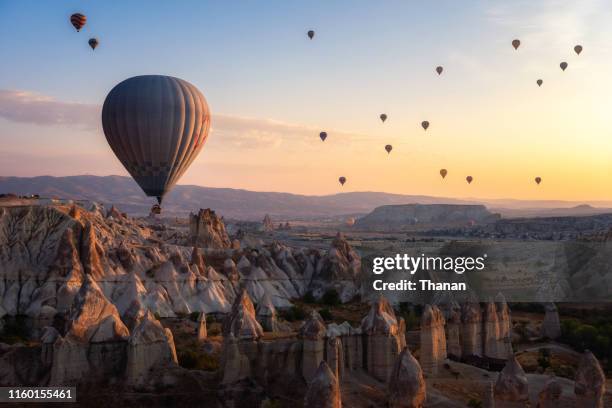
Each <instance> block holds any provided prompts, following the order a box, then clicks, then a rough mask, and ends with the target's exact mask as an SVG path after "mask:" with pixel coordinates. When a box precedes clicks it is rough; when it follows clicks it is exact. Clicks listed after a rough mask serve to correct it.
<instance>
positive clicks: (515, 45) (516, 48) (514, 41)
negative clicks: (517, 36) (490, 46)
mask: <svg viewBox="0 0 612 408" xmlns="http://www.w3.org/2000/svg"><path fill="white" fill-rule="evenodd" d="M520 45H521V40H512V46H513V47H514V49H515V50H518V47H519V46H520Z"/></svg>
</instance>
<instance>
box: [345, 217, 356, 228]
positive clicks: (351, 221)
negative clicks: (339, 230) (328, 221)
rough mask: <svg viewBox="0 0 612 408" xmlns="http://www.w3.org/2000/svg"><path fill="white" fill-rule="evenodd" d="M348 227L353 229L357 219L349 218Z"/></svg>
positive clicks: (347, 220)
mask: <svg viewBox="0 0 612 408" xmlns="http://www.w3.org/2000/svg"><path fill="white" fill-rule="evenodd" d="M346 225H348V226H349V227H352V226H353V225H355V218H353V217H348V218H347V219H346Z"/></svg>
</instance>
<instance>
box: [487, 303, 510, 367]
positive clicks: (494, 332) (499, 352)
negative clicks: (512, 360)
mask: <svg viewBox="0 0 612 408" xmlns="http://www.w3.org/2000/svg"><path fill="white" fill-rule="evenodd" d="M483 326H484V344H483V346H484V347H483V348H484V350H483V351H484V355H485V356H487V357H492V358H503V357H502V356H503V355H504V354H505V353H504V340H503V339H502V337H501V328H500V324H499V319H498V315H497V308H496V307H495V303H493V302H491V301H490V302H488V303H487V305H486V308H485V315H484V325H483Z"/></svg>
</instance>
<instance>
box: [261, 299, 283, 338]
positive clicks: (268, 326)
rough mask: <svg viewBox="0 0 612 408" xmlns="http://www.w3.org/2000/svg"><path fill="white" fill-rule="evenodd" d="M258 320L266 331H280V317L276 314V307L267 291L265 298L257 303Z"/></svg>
mask: <svg viewBox="0 0 612 408" xmlns="http://www.w3.org/2000/svg"><path fill="white" fill-rule="evenodd" d="M257 321H258V322H259V323H261V326H262V327H263V329H264V330H265V331H268V332H278V331H280V327H279V324H278V318H277V316H276V308H275V307H274V304H273V303H272V299H270V295H268V294H267V293H266V294H265V295H264V296H263V298H262V299H261V301H260V302H259V304H258V305H257Z"/></svg>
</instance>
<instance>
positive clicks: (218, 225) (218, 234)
mask: <svg viewBox="0 0 612 408" xmlns="http://www.w3.org/2000/svg"><path fill="white" fill-rule="evenodd" d="M189 236H190V238H191V244H192V245H195V246H198V247H202V248H215V249H226V248H230V247H231V241H230V239H229V236H228V235H227V231H226V230H225V225H224V224H223V221H222V220H221V219H220V218H219V217H217V214H215V212H214V211H213V210H211V209H210V208H207V209H204V210H202V209H201V210H200V211H199V212H198V214H190V215H189Z"/></svg>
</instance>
